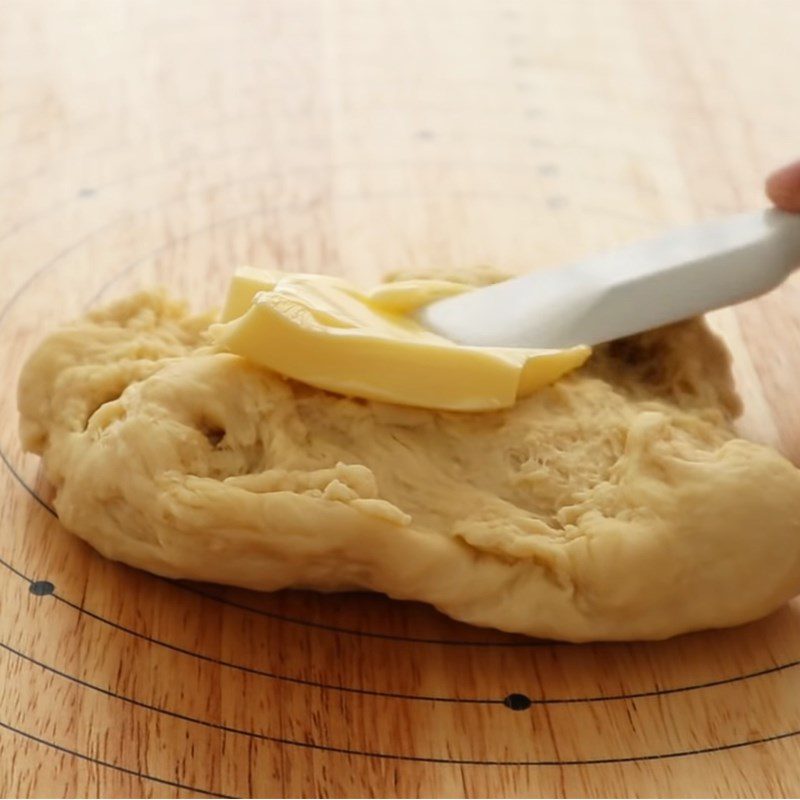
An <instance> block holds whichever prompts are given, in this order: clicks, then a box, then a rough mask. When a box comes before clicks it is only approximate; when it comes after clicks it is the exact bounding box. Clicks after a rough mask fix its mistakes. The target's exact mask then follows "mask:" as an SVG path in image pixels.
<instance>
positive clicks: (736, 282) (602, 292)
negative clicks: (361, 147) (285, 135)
mask: <svg viewBox="0 0 800 800" xmlns="http://www.w3.org/2000/svg"><path fill="white" fill-rule="evenodd" d="M797 266H800V215H796V214H787V213H785V212H782V211H778V210H776V209H769V210H766V211H759V212H755V213H747V214H739V215H737V216H733V217H728V218H726V219H722V220H718V221H714V222H709V223H705V224H703V225H699V226H696V227H693V228H685V229H679V230H676V231H674V232H671V233H669V234H667V235H666V236H662V237H660V238H658V239H654V240H652V241H647V242H641V243H637V244H634V245H632V246H629V247H626V248H623V249H621V250H617V251H615V252H613V253H607V254H605V255H601V256H598V257H596V258H591V259H588V260H586V261H581V262H578V263H576V264H572V265H569V266H564V267H552V268H548V269H544V270H540V271H537V272H534V273H531V274H530V275H524V276H522V277H519V278H514V279H512V280H509V281H504V282H502V283H498V284H495V285H494V286H488V287H486V288H484V289H477V290H475V291H474V292H468V293H466V294H463V295H457V296H455V297H451V298H447V299H445V300H439V301H437V302H435V303H431V304H430V305H429V306H426V307H425V308H423V309H421V310H420V312H419V314H418V319H419V321H420V322H421V323H422V324H423V325H425V326H426V327H428V328H430V329H431V330H433V331H434V332H436V333H438V334H441V335H442V336H446V337H447V338H448V339H451V340H453V341H456V342H459V343H461V344H469V345H478V346H480V345H485V346H497V345H499V346H506V347H541V348H561V347H571V346H573V345H577V344H599V343H601V342H606V341H609V340H611V339H617V338H619V337H621V336H628V335H630V334H633V333H639V332H640V331H644V330H648V329H650V328H656V327H659V326H660V325H666V324H667V323H669V322H675V321H677V320H681V319H686V318H688V317H692V316H695V315H697V314H702V313H703V312H705V311H710V310H711V309H714V308H721V307H723V306H728V305H731V304H733V303H738V302H741V301H742V300H747V299H748V298H751V297H755V296H756V295H759V294H763V293H764V292H766V291H768V290H770V289H772V288H774V287H775V286H777V285H778V284H779V283H781V282H782V281H783V280H784V279H785V278H786V277H787V276H788V275H789V273H790V272H791V271H792V269H793V268H795V267H797Z"/></svg>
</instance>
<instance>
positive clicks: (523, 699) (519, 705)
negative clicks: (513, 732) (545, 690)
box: [503, 692, 533, 711]
mask: <svg viewBox="0 0 800 800" xmlns="http://www.w3.org/2000/svg"><path fill="white" fill-rule="evenodd" d="M503 705H504V706H505V707H506V708H510V709H511V710H512V711H527V710H528V709H529V708H530V707H531V706H532V705H533V703H532V701H531V699H530V697H528V695H526V694H518V693H516V692H515V693H514V694H510V695H508V697H506V699H505V700H503Z"/></svg>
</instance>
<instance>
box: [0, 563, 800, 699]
mask: <svg viewBox="0 0 800 800" xmlns="http://www.w3.org/2000/svg"><path fill="white" fill-rule="evenodd" d="M0 566H3V567H5V568H6V569H8V570H9V571H10V572H13V573H14V574H15V575H17V576H18V577H20V578H21V579H22V580H24V581H26V582H27V583H31V580H30V578H28V577H27V576H26V575H25V574H24V573H22V572H20V571H19V570H18V569H16V568H15V567H14V566H12V565H11V564H9V563H8V562H7V561H5V560H4V559H3V558H0ZM52 596H53V597H54V598H55V599H56V600H57V601H58V602H60V603H64V604H65V605H67V606H69V607H70V608H71V609H73V610H74V611H77V612H78V614H79V615H80V614H84V615H86V616H88V617H90V618H91V619H94V620H96V621H97V622H100V623H102V624H104V625H108V626H109V627H111V628H114V629H115V630H118V631H120V632H122V633H126V634H128V635H129V636H133V637H134V638H137V639H141V640H143V641H146V642H148V643H149V644H155V645H158V646H159V647H164V648H166V649H168V650H172V651H173V652H176V653H180V654H182V655H186V656H190V657H191V658H196V659H198V660H200V661H205V662H207V663H211V664H216V665H217V666H221V667H227V668H229V669H235V670H239V671H241V672H246V673H247V674H250V675H258V676H260V677H263V678H268V679H270V680H277V681H283V682H285V683H293V684H297V685H301V686H308V687H311V688H315V689H324V690H326V691H337V692H344V693H346V694H357V695H367V696H370V697H386V698H391V699H393V700H419V701H424V702H434V703H467V704H476V705H505V706H506V707H509V708H510V707H511V705H510V702H515V703H521V702H524V701H522V700H521V698H527V699H528V700H530V704H531V705H569V704H577V703H607V702H615V701H621V700H639V699H644V698H648V697H662V696H665V695H671V694H681V693H683V692H691V691H697V690H700V689H711V688H713V687H716V686H725V685H727V684H731V683H738V682H740V681H746V680H750V679H752V678H761V677H765V676H767V675H772V674H775V673H778V672H784V671H786V670H789V669H792V668H794V667H797V666H798V665H800V659H798V660H795V661H790V662H787V663H785V664H777V665H775V666H772V667H767V668H765V669H762V670H758V671H755V672H750V673H746V674H743V675H736V676H732V677H729V678H720V679H719V680H714V681H705V682H703V683H695V684H689V685H686V686H674V687H671V688H666V689H652V690H647V691H642V692H630V693H621V694H615V695H594V696H591V695H590V696H586V697H552V698H547V697H542V698H535V699H531V698H528V697H527V695H522V694H512V695H507V696H506V697H505V698H503V699H496V698H478V697H447V696H437V695H415V694H406V693H403V692H386V691H381V690H379V689H364V688H361V687H357V686H344V685H339V684H328V683H322V682H319V681H312V680H310V679H307V678H299V677H296V676H293V675H282V674H280V673H277V672H269V671H267V670H261V669H258V668H256V667H248V666H246V665H244V664H237V663H235V662H233V661H226V660H223V659H218V658H214V657H213V656H208V655H205V654H204V653H196V652H194V651H193V650H189V649H187V648H185V647H181V646H180V645H176V644H172V643H171V642H166V641H164V640H163V639H157V638H155V637H152V636H149V635H147V634H143V633H140V632H139V631H136V630H134V629H133V628H128V627H127V626H125V625H122V624H121V623H118V622H114V621H113V620H110V619H107V618H106V617H103V616H102V615H100V614H97V613H96V612H94V611H91V610H89V609H87V608H85V607H84V606H82V605H81V604H78V603H74V602H73V601H72V600H68V599H67V598H66V597H62V596H61V595H58V594H56V593H55V592H53V594H52ZM511 697H516V698H520V699H518V700H515V701H510V700H509V698H511ZM514 710H521V709H514Z"/></svg>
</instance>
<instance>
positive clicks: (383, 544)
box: [19, 292, 800, 641]
mask: <svg viewBox="0 0 800 800" xmlns="http://www.w3.org/2000/svg"><path fill="white" fill-rule="evenodd" d="M212 320H213V317H212V315H210V314H207V315H199V316H193V315H191V314H190V313H189V312H188V311H187V309H186V308H185V306H184V305H183V304H181V303H178V302H175V301H173V300H170V299H168V298H167V297H166V296H165V295H163V294H160V293H147V292H145V293H139V294H136V295H134V296H132V297H129V298H127V299H123V300H121V301H118V302H116V303H113V304H112V305H110V306H109V307H107V308H105V309H104V310H100V311H95V312H93V313H91V314H89V315H88V316H87V317H86V318H85V319H83V320H80V321H78V322H76V323H73V324H72V325H69V326H67V327H65V328H63V329H62V330H60V331H58V332H56V333H54V334H52V335H51V336H49V337H48V338H47V339H46V340H45V341H44V343H43V344H41V345H40V346H39V348H38V349H37V350H36V351H35V352H34V353H33V355H32V356H31V358H30V360H29V361H28V363H27V365H26V366H25V368H24V371H23V374H22V376H21V379H20V385H19V407H20V411H21V417H22V419H21V433H22V441H23V443H24V446H25V448H26V449H27V450H31V451H34V452H36V453H40V454H41V455H42V456H43V460H44V467H45V470H46V475H47V478H48V479H49V480H50V481H51V482H52V483H53V484H54V485H55V488H56V499H55V507H56V509H57V511H58V514H59V517H60V519H61V522H62V523H63V525H64V526H65V527H66V528H67V529H68V530H70V531H73V532H74V533H75V534H77V535H78V536H80V537H81V538H83V539H85V540H86V541H87V542H89V543H90V544H91V545H92V546H93V547H95V548H96V549H97V550H99V551H100V552H101V553H102V554H103V555H105V556H107V557H108V558H112V559H117V560H120V561H124V562H125V563H127V564H131V565H133V566H136V567H141V568H143V569H146V570H149V571H151V572H155V573H158V574H160V575H166V576H171V577H175V578H189V579H195V580H201V581H213V582H219V583H228V584H234V585H237V586H244V587H248V588H251V589H263V590H274V589H281V588H284V587H289V586H293V587H310V588H314V589H321V590H325V591H333V590H342V589H353V588H361V589H368V590H373V591H378V592H384V593H386V594H388V595H390V596H392V597H396V598H404V599H412V600H420V601H424V602H427V603H431V604H433V605H434V606H436V607H437V608H439V609H441V610H442V611H443V612H445V613H446V614H449V615H450V616H452V617H455V618H456V619H460V620H464V621H466V622H470V623H474V624H476V625H485V626H492V627H495V628H500V629H503V630H506V631H515V632H519V633H525V634H529V635H531V636H539V637H548V638H554V639H565V640H572V641H584V640H592V639H657V638H662V637H667V636H671V635H673V634H677V633H681V632H684V631H690V630H695V629H701V628H709V627H719V626H726V625H735V624H737V623H741V622H745V621H747V620H751V619H754V618H757V617H760V616H762V615H764V614H766V613H768V612H770V611H772V610H773V609H775V608H776V607H778V606H779V605H780V604H781V603H783V602H785V601H786V600H787V599H788V598H790V597H791V596H792V595H794V594H795V593H796V592H798V590H800V470H798V469H796V468H795V467H793V466H792V464H790V463H789V462H788V461H787V460H785V459H784V458H782V457H781V456H780V455H778V454H777V453H776V452H774V451H773V450H771V449H769V448H767V447H763V446H760V445H757V444H753V443H751V442H747V441H743V440H742V439H739V438H737V437H736V435H735V433H734V431H733V429H732V427H731V420H732V419H733V418H734V416H735V415H736V414H737V413H738V411H739V401H738V399H737V397H736V395H735V393H734V390H733V387H732V380H731V374H730V369H729V360H728V355H727V353H726V351H725V349H724V347H723V345H722V344H721V343H720V342H719V341H718V340H717V339H716V338H715V337H714V336H713V335H712V334H711V333H710V331H709V330H708V329H707V327H706V325H705V324H704V323H703V322H702V321H698V320H695V321H691V322H687V323H682V324H679V325H675V326H672V327H669V328H665V329H662V330H659V331H655V332H651V333H647V334H644V335H641V336H638V337H634V338H631V339H627V340H621V341H619V342H615V343H612V344H610V345H608V346H604V347H601V348H598V349H597V350H596V351H595V352H594V354H593V355H592V357H591V358H590V359H589V361H588V362H587V364H586V365H585V366H584V367H582V368H581V369H580V370H578V371H576V372H573V373H571V374H570V375H568V376H567V377H565V378H564V379H562V380H561V381H559V382H558V383H557V384H555V385H553V386H551V387H549V388H545V389H542V390H540V391H538V392H536V393H535V394H533V395H532V396H530V397H527V398H525V399H523V400H521V401H520V402H518V403H517V405H516V406H514V407H513V408H511V409H508V410H504V411H498V412H491V413H473V414H467V413H453V412H434V411H425V410H421V409H415V408H409V407H401V406H393V405H388V404H381V403H376V402H369V401H363V400H354V399H348V398H344V397H340V396H337V395H334V394H329V393H326V392H324V391H322V390H318V389H313V388H311V387H309V386H306V385H304V384H301V383H297V382H293V381H291V380H287V379H284V378H282V377H280V376H279V375H277V374H276V373H273V372H270V371H268V370H266V369H264V368H260V367H256V366H253V365H251V364H249V363H248V362H246V361H245V360H243V359H241V358H240V357H238V356H235V355H232V354H227V353H222V352H217V351H215V349H214V347H213V346H212V345H211V342H210V339H209V338H208V335H207V328H208V326H209V324H210V323H211V322H212Z"/></svg>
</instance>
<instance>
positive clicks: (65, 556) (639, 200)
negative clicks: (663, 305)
mask: <svg viewBox="0 0 800 800" xmlns="http://www.w3.org/2000/svg"><path fill="white" fill-rule="evenodd" d="M798 30H800V4H798V3H796V2H786V3H781V2H775V1H773V2H767V1H766V0H763V1H762V2H755V0H753V1H752V2H735V0H718V1H715V0H702V1H700V0H698V1H697V2H678V1H677V0H675V1H674V2H658V1H656V0H652V1H650V2H647V1H645V0H639V1H638V2H636V1H635V0H629V1H628V2H626V1H625V0H603V1H602V2H601V1H600V0H597V1H596V2H589V0H582V1H581V0H558V1H556V0H550V2H546V3H539V2H524V1H523V0H519V1H515V0H498V1H497V2H489V1H487V2H474V1H473V0H449V1H448V0H431V1H426V0H374V1H370V0H341V2H336V1H335V0H329V2H324V1H323V0H321V1H320V2H306V1H305V0H283V1H282V2H272V1H271V0H257V1H254V2H243V1H241V0H233V1H232V2H225V3H222V2H217V1H216V0H172V1H171V2H168V3H167V2H162V1H161V0H152V1H150V0H147V1H145V0H141V1H137V2H127V3H126V2H118V1H117V0H83V1H80V2H79V1H78V0H73V1H72V2H69V1H67V0H55V2H45V0H5V2H3V3H2V5H1V6H0V271H1V272H0V275H1V276H2V280H1V281H0V363H2V365H3V384H2V385H3V388H2V391H0V410H1V413H0V455H1V456H2V459H3V462H4V466H3V465H0V497H1V498H2V506H1V508H0V513H2V527H1V528H0V530H1V531H2V535H1V536H0V674H1V675H2V680H0V726H2V727H0V793H2V794H21V795H39V796H41V795H56V796H59V795H74V794H79V795H87V794H88V795H98V794H102V795H106V796H108V795H130V794H134V795H147V796H153V795H155V796H189V795H217V794H220V795H234V796H247V795H300V794H306V795H308V794H322V795H328V796H330V795H341V794H346V795H417V794H424V795H431V794H433V795H446V796H453V795H464V794H467V795H486V794H489V795H540V794H544V795H564V794H573V795H608V794H612V795H616V794H639V795H641V794H662V795H663V794H665V795H674V794H684V793H685V794H688V795H703V794H734V795H743V796H749V795H754V794H776V793H777V794H787V793H791V794H796V793H798V792H800V766H798V764H800V604H798V603H795V604H794V605H793V606H790V607H787V608H785V609H783V610H782V611H780V612H779V613H777V614H775V615H774V616H772V617H771V618H769V619H767V620H764V621H762V622H760V623H757V624H753V625H750V626H747V627H746V628H744V629H739V630H731V631H723V632H713V633H707V634H702V635H693V636H687V637H682V638H679V639H676V640H673V641H669V642H664V643H659V644H650V645H641V644H631V645H624V644H619V645H597V646H580V647H576V646H566V645H550V644H546V643H541V642H532V641H526V640H524V639H517V638H513V637H509V636H504V635H502V634H499V633H497V632H494V631H489V630H478V629H472V628H469V627H467V626H463V625H457V624H455V623H451V622H450V621H448V620H447V619H445V618H443V617H442V616H440V615H438V614H436V613H435V612H433V611H431V610H430V609H427V608H425V607H421V606H415V605H412V604H399V603H393V602H391V601H389V600H386V599H384V598H381V597H355V596H331V597H323V596H317V595H313V594H305V593H283V594H280V595H273V596H269V595H263V596H260V595H257V594H255V593H247V592H241V591H232V590H226V589H223V588H220V587H210V586H184V585H178V584H173V583H170V582H166V581H163V580H159V579H156V578H153V577H151V576H149V575H146V574H143V573H139V572H136V571H134V570H132V569H128V568H126V567H123V566H120V565H117V564H113V563H109V562H106V561H104V560H103V559H101V558H100V557H98V556H96V555H95V554H94V553H93V552H91V551H90V550H89V548H87V547H86V546H84V545H83V544H81V543H80V542H79V541H78V540H76V539H75V538H73V537H71V536H70V535H68V534H66V533H65V532H64V531H63V530H62V529H61V528H60V527H59V525H58V523H57V521H56V520H55V519H54V517H53V516H52V514H51V513H50V511H49V509H48V507H47V502H48V499H49V492H48V488H47V487H46V486H45V485H44V483H43V481H42V480H41V478H40V477H39V474H38V469H39V464H38V461H37V459H35V458H33V457H30V456H24V455H23V454H22V453H21V452H20V448H19V444H18V440H17V434H16V424H17V420H16V410H15V397H14V394H15V386H16V380H17V375H18V371H19V367H20V364H21V361H22V359H23V358H24V356H25V354H26V353H27V352H28V351H29V350H30V348H31V347H32V345H33V344H34V343H35V342H36V340H38V339H39V337H40V336H42V334H43V333H44V332H45V331H47V330H49V329H51V328H52V326H53V325H55V324H56V323H58V322H59V321H61V320H65V319H67V318H69V317H72V316H74V315H76V314H78V313H80V312H81V310H82V309H84V308H85V307H86V306H88V305H91V304H95V303H97V302H100V301H101V300H102V299H105V298H108V297H111V296H113V295H116V294H119V293H121V292H124V291H127V290H130V289H131V288H133V287H136V286H138V285H142V284H149V283H152V282H155V281H158V282H161V283H163V284H165V285H167V286H168V287H170V288H171V289H172V290H173V291H174V292H176V293H180V294H185V295H187V296H189V297H190V298H191V299H192V301H193V303H194V304H195V305H196V306H197V307H200V306H203V305H207V304H211V303H216V302H218V301H219V298H220V293H221V292H222V290H223V287H224V285H225V282H226V280H227V276H228V274H229V272H230V270H231V269H232V267H233V266H234V265H236V264H239V263H242V262H249V263H252V264H256V265H265V266H269V265H275V264H278V265H281V266H283V267H284V268H288V269H298V270H307V271H314V270H319V271H327V272H333V273H341V274H349V275H351V276H354V277H356V278H357V279H360V280H368V279H373V278H377V277H378V276H380V274H381V273H383V272H385V271H386V270H389V269H392V268H397V267H419V266H425V265H436V266H457V265H464V264H474V263H480V262H492V263H494V264H497V265H499V266H501V267H504V268H509V269H514V270H526V269H530V268H533V267H536V266H539V265H544V264H549V263H552V262H557V261H562V260H566V259H569V258H571V257H575V256H578V255H580V254H583V253H587V252H590V251H593V250H597V249H600V248H603V247H607V246H612V245H615V244H619V243H622V242H625V241H628V240H630V239H633V238H635V237H637V236H641V235H646V234H649V233H652V232H654V231H656V230H658V229H660V228H662V227H664V226H667V225H672V224H676V223H681V222H685V221H689V220H693V219H697V218H702V217H707V216H713V215H715V214H720V213H725V212H731V211H734V210H738V209H742V208H747V207H752V206H756V205H758V204H759V203H761V202H762V201H761V195H760V187H761V182H762V178H763V176H764V174H765V172H766V171H767V170H768V169H769V168H770V167H771V166H773V165H775V164H776V163H778V162H780V161H782V160H783V159H784V158H786V157H789V156H791V155H797V151H798V150H800V135H798V134H800V124H798V120H800V81H798V80H797V74H798V72H797V67H798V64H797V60H798V51H797V31H798ZM798 300H800V282H798V281H797V280H795V281H794V282H792V283H790V284H788V285H786V286H785V287H784V288H782V289H781V290H780V291H778V292H777V293H775V294H774V295H773V296H770V297H768V298H765V299H763V300H760V301H758V302H754V303H749V304H747V305H746V306H743V307H741V308H739V309H737V310H736V311H735V312H733V311H727V312H724V313H722V314H718V315H716V316H715V320H716V322H717V323H718V324H719V326H720V328H721V329H722V330H723V331H724V333H725V335H726V337H727V338H728V341H729V342H730V345H731V347H732V349H733V350H734V352H735V356H736V371H737V377H738V379H739V383H740V387H741V389H742V392H743V393H744V395H745V397H746V400H747V413H746V415H745V417H744V419H743V421H742V428H743V430H744V431H745V432H746V433H747V434H748V435H751V436H754V437H757V438H759V439H762V440H765V441H770V442H774V443H776V444H777V445H779V446H780V447H781V448H782V449H783V450H784V452H786V453H787V454H788V455H789V456H790V457H791V458H793V459H794V460H795V461H796V462H800V404H798V402H797V397H798V392H800V348H799V347H798V342H800V335H799V333H798V328H799V327H800V310H798V308H800V303H799V302H798ZM768 525H769V520H765V527H767V526H768ZM760 533H761V532H760V531H754V532H753V535H759V534H760ZM766 579H768V576H759V575H753V580H766ZM43 582H49V583H43ZM36 592H38V594H37V593H36ZM514 693H516V694H519V695H523V696H524V697H523V698H522V699H521V701H520V702H521V705H522V706H525V705H527V703H526V701H525V698H528V699H529V700H530V701H531V705H530V707H527V708H522V709H521V710H512V709H510V708H508V707H507V706H506V705H504V703H503V700H504V698H506V697H507V696H508V695H510V694H514ZM517 699H518V700H520V698H517Z"/></svg>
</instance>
